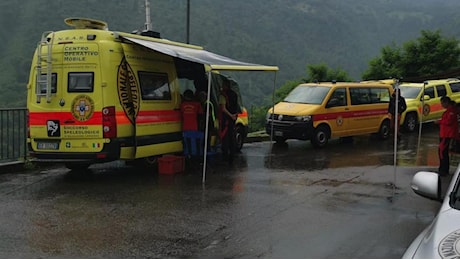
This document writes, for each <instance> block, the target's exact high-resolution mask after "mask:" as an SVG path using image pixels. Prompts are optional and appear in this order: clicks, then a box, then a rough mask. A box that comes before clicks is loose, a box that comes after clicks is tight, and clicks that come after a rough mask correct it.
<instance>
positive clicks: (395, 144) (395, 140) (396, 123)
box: [392, 80, 401, 197]
mask: <svg viewBox="0 0 460 260" xmlns="http://www.w3.org/2000/svg"><path fill="white" fill-rule="evenodd" d="M400 95H401V93H399V80H396V82H395V113H394V118H393V120H394V122H393V123H394V124H393V126H394V132H393V137H394V138H393V149H394V150H393V196H392V197H394V196H395V193H396V171H397V167H396V165H397V163H398V162H397V158H398V130H399V120H398V119H399V111H398V108H399V104H398V103H399V96H400Z"/></svg>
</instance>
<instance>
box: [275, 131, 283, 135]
mask: <svg viewBox="0 0 460 260" xmlns="http://www.w3.org/2000/svg"><path fill="white" fill-rule="evenodd" d="M275 136H283V132H281V131H275Z"/></svg>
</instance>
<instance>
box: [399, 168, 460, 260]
mask: <svg viewBox="0 0 460 260" xmlns="http://www.w3.org/2000/svg"><path fill="white" fill-rule="evenodd" d="M459 172H460V164H459V166H458V167H457V170H456V171H455V174H454V176H453V177H452V181H451V182H450V184H449V187H448V189H447V192H446V196H445V198H444V200H442V198H441V185H440V184H441V180H440V178H444V177H439V176H438V174H437V173H435V172H426V171H422V172H417V173H416V174H415V175H414V177H413V179H412V184H411V187H412V190H413V191H414V192H415V193H417V194H418V195H421V196H423V197H426V198H429V199H435V200H442V206H441V209H440V210H439V212H438V214H437V216H436V218H435V219H434V220H433V222H431V224H430V225H429V226H428V227H427V228H425V230H423V231H422V233H420V235H418V236H417V238H416V239H415V240H414V241H413V242H412V244H411V245H410V246H409V248H407V250H406V252H405V253H404V255H403V257H402V258H418V259H420V258H425V259H426V258H460V189H459Z"/></svg>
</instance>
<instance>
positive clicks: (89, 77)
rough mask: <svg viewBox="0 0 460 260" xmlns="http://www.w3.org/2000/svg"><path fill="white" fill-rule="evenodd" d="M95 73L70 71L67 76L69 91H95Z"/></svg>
mask: <svg viewBox="0 0 460 260" xmlns="http://www.w3.org/2000/svg"><path fill="white" fill-rule="evenodd" d="M93 90H94V73H93V72H70V73H69V75H68V78H67V91H68V92H76V93H84V92H93Z"/></svg>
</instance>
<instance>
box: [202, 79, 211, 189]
mask: <svg viewBox="0 0 460 260" xmlns="http://www.w3.org/2000/svg"><path fill="white" fill-rule="evenodd" d="M211 77H212V74H211V70H209V71H208V93H207V96H206V100H207V101H208V102H206V126H205V131H204V151H203V179H202V183H203V184H204V183H205V181H206V163H207V158H208V156H207V155H208V135H209V102H210V100H211Z"/></svg>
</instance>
